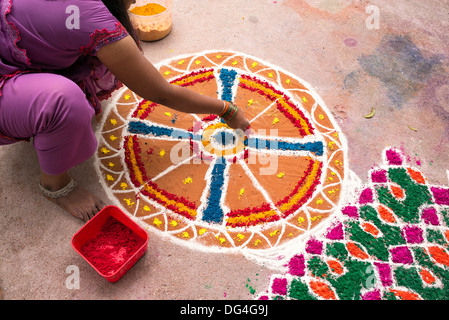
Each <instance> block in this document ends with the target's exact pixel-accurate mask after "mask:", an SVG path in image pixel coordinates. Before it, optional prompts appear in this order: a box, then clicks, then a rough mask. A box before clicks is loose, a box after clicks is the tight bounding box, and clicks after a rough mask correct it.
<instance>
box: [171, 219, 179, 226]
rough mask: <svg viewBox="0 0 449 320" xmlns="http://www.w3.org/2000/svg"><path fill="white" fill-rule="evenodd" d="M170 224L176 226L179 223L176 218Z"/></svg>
mask: <svg viewBox="0 0 449 320" xmlns="http://www.w3.org/2000/svg"><path fill="white" fill-rule="evenodd" d="M170 225H171V226H172V227H173V228H174V227H176V226H177V225H178V223H177V222H176V220H172V221H170Z"/></svg>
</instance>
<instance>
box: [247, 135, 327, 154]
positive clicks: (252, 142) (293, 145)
mask: <svg viewBox="0 0 449 320" xmlns="http://www.w3.org/2000/svg"><path fill="white" fill-rule="evenodd" d="M244 143H245V147H250V148H254V149H258V150H264V149H267V150H282V151H309V152H311V153H313V154H315V155H316V156H322V155H323V154H324V144H323V142H322V141H312V142H288V141H282V140H277V139H265V138H257V137H250V138H248V139H247V140H245V142H244Z"/></svg>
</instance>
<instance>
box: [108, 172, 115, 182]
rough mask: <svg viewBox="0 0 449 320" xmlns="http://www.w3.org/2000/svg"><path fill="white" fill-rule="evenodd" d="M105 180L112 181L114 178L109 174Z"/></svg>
mask: <svg viewBox="0 0 449 320" xmlns="http://www.w3.org/2000/svg"><path fill="white" fill-rule="evenodd" d="M106 179H107V180H108V181H114V177H113V176H111V175H110V174H107V175H106Z"/></svg>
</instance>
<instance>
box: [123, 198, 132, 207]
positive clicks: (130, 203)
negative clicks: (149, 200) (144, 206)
mask: <svg viewBox="0 0 449 320" xmlns="http://www.w3.org/2000/svg"><path fill="white" fill-rule="evenodd" d="M123 201H125V203H126V204H127V205H128V207H132V206H133V205H134V202H133V201H132V200H131V199H123Z"/></svg>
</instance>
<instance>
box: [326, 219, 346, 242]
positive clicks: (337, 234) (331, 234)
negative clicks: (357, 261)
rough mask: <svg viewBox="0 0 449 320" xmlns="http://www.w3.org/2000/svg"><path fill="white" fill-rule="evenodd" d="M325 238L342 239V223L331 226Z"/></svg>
mask: <svg viewBox="0 0 449 320" xmlns="http://www.w3.org/2000/svg"><path fill="white" fill-rule="evenodd" d="M326 238H327V239H329V240H343V238H344V233H343V224H342V223H341V222H340V223H339V224H338V225H336V226H335V227H332V228H331V229H330V230H329V231H328V232H327V235H326Z"/></svg>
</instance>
